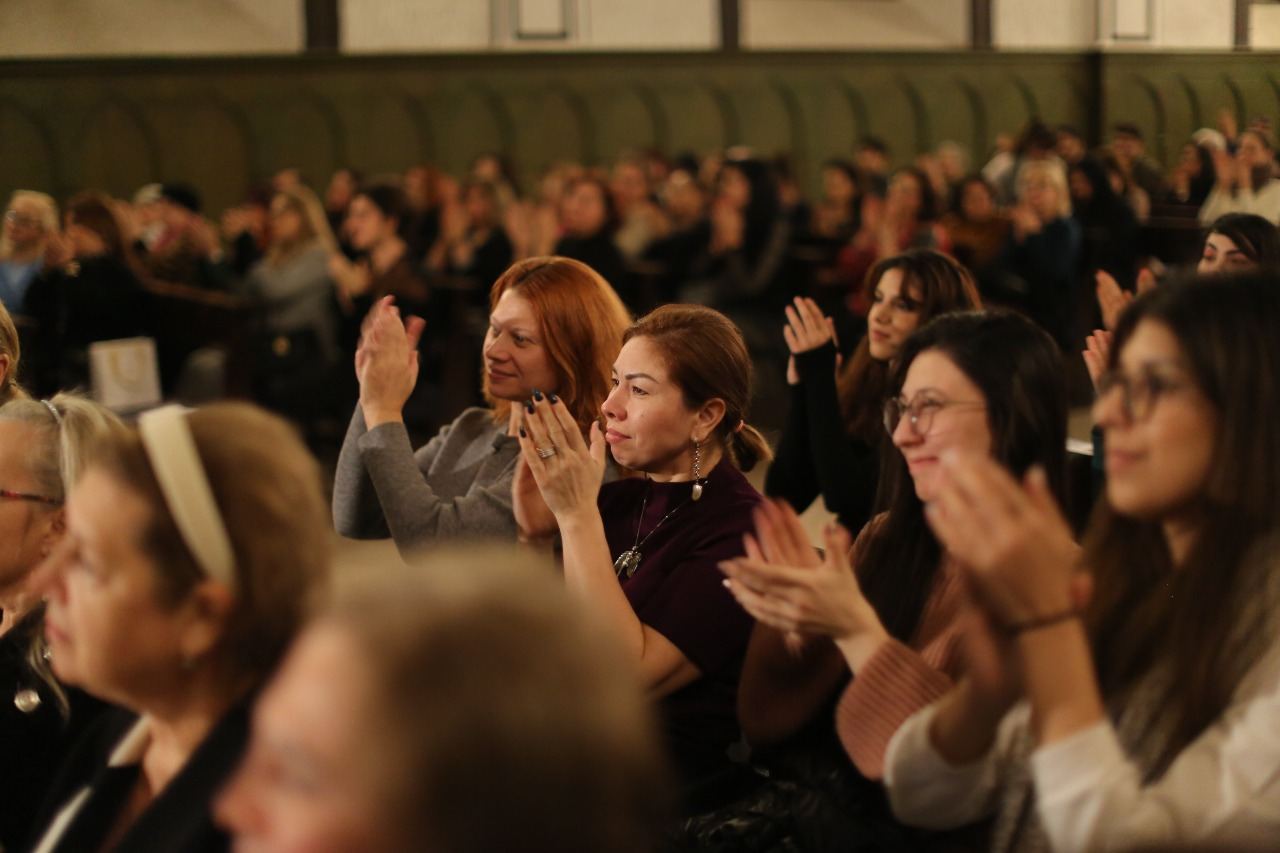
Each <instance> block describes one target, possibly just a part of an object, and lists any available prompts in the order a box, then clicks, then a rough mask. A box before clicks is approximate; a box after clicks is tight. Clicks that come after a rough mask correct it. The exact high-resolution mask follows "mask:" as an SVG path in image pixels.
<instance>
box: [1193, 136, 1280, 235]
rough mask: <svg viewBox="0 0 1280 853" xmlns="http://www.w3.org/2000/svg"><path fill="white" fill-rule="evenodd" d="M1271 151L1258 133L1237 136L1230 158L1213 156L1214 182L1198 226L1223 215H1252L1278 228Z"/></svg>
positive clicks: (1278, 191) (1278, 193)
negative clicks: (1237, 142) (1263, 218)
mask: <svg viewBox="0 0 1280 853" xmlns="http://www.w3.org/2000/svg"><path fill="white" fill-rule="evenodd" d="M1275 160H1276V158H1275V150H1274V149H1273V147H1272V145H1271V140H1269V139H1268V138H1267V137H1266V135H1265V134H1263V133H1262V131H1260V130H1246V131H1245V132H1244V133H1242V134H1240V145H1239V147H1238V148H1237V149H1236V153H1235V156H1234V157H1232V156H1231V155H1230V154H1229V153H1227V152H1226V151H1214V152H1213V166H1214V170H1215V172H1216V174H1217V180H1216V182H1215V183H1214V185H1213V190H1212V191H1211V192H1210V193H1209V197H1208V198H1206V199H1205V200H1204V205H1203V206H1202V207H1201V208H1200V224H1202V225H1208V224H1210V223H1211V222H1213V221H1214V220H1215V219H1217V218H1218V217H1219V216H1221V215H1222V214H1224V213H1255V214H1257V215H1258V216H1262V217H1265V218H1267V219H1269V220H1270V221H1271V222H1274V223H1277V224H1280V180H1277V179H1276V177H1275V167H1276V162H1275Z"/></svg>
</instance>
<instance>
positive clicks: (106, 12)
mask: <svg viewBox="0 0 1280 853" xmlns="http://www.w3.org/2000/svg"><path fill="white" fill-rule="evenodd" d="M304 42H305V35H304V30H303V15H302V3H301V0H0V57H20V56H46V57H55V56H56V57H70V56H147V55H172V56H190V55H192V54H228V53H240V54H243V53H256V54H260V53H296V52H297V51H299V50H301V49H302V47H303V45H304Z"/></svg>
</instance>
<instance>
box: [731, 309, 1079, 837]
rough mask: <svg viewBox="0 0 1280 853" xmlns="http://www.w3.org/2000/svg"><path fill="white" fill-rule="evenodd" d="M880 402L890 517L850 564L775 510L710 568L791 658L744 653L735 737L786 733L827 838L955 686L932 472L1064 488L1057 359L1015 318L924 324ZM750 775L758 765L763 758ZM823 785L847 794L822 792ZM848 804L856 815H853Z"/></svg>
mask: <svg viewBox="0 0 1280 853" xmlns="http://www.w3.org/2000/svg"><path fill="white" fill-rule="evenodd" d="M888 387H889V394H890V398H889V400H888V402H887V403H886V404H885V409H884V420H885V427H886V429H887V430H888V432H889V434H890V437H891V439H892V441H893V444H894V447H895V448H896V450H897V453H896V454H895V455H894V457H893V458H892V459H891V460H889V464H888V466H887V470H886V478H885V480H884V489H885V494H886V495H887V503H886V506H887V508H888V511H887V512H886V513H885V514H883V515H880V516H878V517H876V518H875V519H873V520H872V521H871V523H870V524H868V525H867V527H866V528H865V529H864V530H863V532H862V533H861V535H860V536H859V537H858V540H857V542H856V544H855V545H854V547H853V549H852V552H850V548H849V537H848V534H847V532H846V531H844V529H843V528H838V527H833V528H832V529H829V530H828V531H827V534H826V557H825V559H823V558H822V557H820V556H819V555H818V553H817V552H816V551H815V550H814V549H813V548H812V547H811V546H810V545H809V544H808V537H807V535H806V533H805V530H804V528H803V526H802V525H801V524H800V523H799V519H798V518H797V517H796V515H795V513H794V512H793V511H791V510H790V508H788V507H786V506H785V505H783V504H781V503H777V504H772V505H768V506H765V507H763V508H762V509H761V511H759V512H757V516H756V538H757V540H758V543H759V547H753V548H751V549H749V551H748V554H747V556H746V557H744V558H742V559H738V560H731V561H729V562H727V563H724V564H722V569H723V570H724V572H725V574H726V575H727V577H728V578H729V587H730V591H731V592H732V593H733V595H734V597H735V598H737V600H738V602H739V603H740V604H741V605H742V606H743V607H744V608H745V609H746V610H747V612H749V613H750V614H751V615H752V616H754V617H755V618H756V619H757V620H759V622H761V623H763V624H764V625H767V626H769V627H771V628H773V629H775V630H776V631H779V632H782V633H783V634H784V635H786V636H787V638H788V641H787V645H788V646H790V647H791V649H790V650H789V651H788V650H785V649H783V650H777V651H774V652H773V653H771V654H757V646H758V644H759V643H762V642H763V641H764V638H763V637H753V644H752V648H751V650H750V652H749V660H751V661H752V665H751V666H750V667H748V669H746V670H745V671H744V673H743V682H742V690H741V693H740V695H739V711H740V715H741V717H742V720H743V728H744V732H745V733H746V735H747V737H748V739H749V740H751V741H752V742H753V745H759V741H760V740H761V739H762V738H760V737H759V735H764V737H763V740H764V741H765V745H766V746H767V745H769V741H770V740H771V737H770V736H771V735H773V736H775V737H776V734H777V732H779V731H789V732H791V733H792V736H791V737H790V738H789V739H788V740H787V741H785V750H786V752H785V754H779V753H775V754H777V755H778V758H779V760H780V763H781V764H783V765H784V767H783V769H782V772H783V773H784V774H785V773H786V772H787V766H791V767H795V766H796V765H798V764H799V763H800V762H798V761H796V760H795V759H796V757H797V752H798V751H802V752H803V754H804V755H806V758H805V762H804V763H805V765H806V766H808V767H813V766H817V767H820V768H822V769H821V770H820V771H819V772H816V773H812V772H811V773H806V774H805V775H804V776H803V777H802V778H801V779H800V781H799V784H801V785H805V784H810V785H819V786H820V787H819V788H818V790H819V801H820V802H821V803H822V804H823V806H824V808H823V809H822V810H820V811H817V812H816V813H814V814H812V815H811V816H810V817H808V818H806V819H805V820H807V821H810V822H812V821H817V822H819V823H821V824H822V825H823V826H824V830H823V833H822V834H823V835H824V836H825V837H827V838H832V837H837V838H838V837H848V838H850V840H853V839H854V838H855V837H856V836H857V834H858V832H859V829H858V827H859V823H858V822H859V821H861V820H866V819H867V818H866V815H867V810H866V807H865V804H866V803H867V802H869V801H868V800H866V799H865V797H866V785H865V782H860V781H859V775H860V776H861V777H862V779H864V780H865V779H870V780H876V779H879V778H880V777H881V775H882V772H883V764H884V752H885V748H886V746H887V745H888V743H889V740H890V738H891V737H893V734H894V732H895V731H896V730H897V728H898V726H899V725H901V723H902V722H903V721H904V720H906V719H907V718H908V717H909V716H911V714H912V713H913V712H914V711H916V710H918V709H920V708H923V707H925V706H926V705H928V704H929V703H930V702H931V701H933V700H934V699H936V698H937V697H939V696H941V695H942V694H943V693H945V692H946V691H947V689H948V688H949V687H950V685H951V684H952V682H953V679H954V678H955V677H956V676H957V675H958V674H959V664H960V660H959V649H958V647H957V642H956V639H957V621H956V620H957V615H958V613H959V610H960V601H961V599H962V585H961V583H960V569H959V565H958V564H957V561H956V559H955V558H954V556H953V555H952V554H951V553H950V552H949V551H948V550H947V549H946V548H945V547H944V546H943V545H942V544H941V543H940V542H939V541H938V540H937V539H936V538H935V537H934V536H933V534H932V533H931V532H930V530H929V526H928V524H927V523H926V518H925V507H926V506H927V505H928V504H929V503H930V502H931V501H933V500H934V499H935V497H936V494H937V489H938V483H939V469H940V466H941V460H942V459H944V458H946V457H947V456H949V455H952V454H956V453H971V454H982V455H986V456H989V457H991V458H992V459H995V460H997V461H999V462H1000V464H1002V465H1006V466H1008V467H1009V468H1011V469H1013V470H1014V471H1018V472H1024V471H1027V470H1028V469H1029V468H1031V467H1032V466H1033V465H1038V466H1042V467H1043V468H1044V469H1045V470H1046V471H1048V472H1050V477H1051V480H1052V483H1053V489H1054V491H1055V493H1060V490H1061V485H1062V482H1063V480H1064V475H1065V464H1066V461H1065V455H1066V450H1065V445H1066V426H1067V402H1066V388H1065V384H1064V379H1063V372H1062V362H1061V357H1060V354H1059V352H1058V349H1057V347H1056V345H1055V344H1054V342H1053V340H1052V339H1051V338H1050V337H1049V336H1048V335H1047V334H1046V333H1045V332H1043V331H1042V330H1041V329H1039V328H1038V327H1036V326H1035V325H1034V324H1032V323H1031V321H1029V320H1027V319H1026V318H1024V317H1022V316H1021V315H1017V314H1012V313H1006V312H963V313H954V314H947V315H943V316H941V317H938V318H936V319H934V320H933V321H932V322H930V323H929V324H928V325H926V326H925V327H924V328H922V329H921V330H919V331H918V332H916V333H915V334H914V335H912V336H911V337H910V338H909V339H908V340H907V342H906V343H905V345H904V346H903V348H902V354H901V356H900V358H899V361H898V363H897V365H896V367H895V369H894V371H893V373H892V374H891V376H890V379H889V386H888ZM757 633H758V634H759V632H757ZM850 677H852V681H851V682H850V681H849V679H850ZM846 682H847V683H848V687H847V689H845V690H844V692H843V695H842V696H841V695H840V688H841V686H842V685H843V684H845V683H846ZM766 689H771V690H786V691H788V692H789V693H790V695H791V697H792V698H791V702H790V705H789V706H788V707H786V708H783V707H782V706H781V705H780V704H779V703H777V702H774V707H775V708H776V709H777V711H776V714H777V717H776V718H775V719H773V720H764V719H763V718H762V717H761V716H760V715H758V714H753V713H752V710H751V708H752V704H753V703H755V702H757V701H766V698H767V697H765V696H764V694H765V692H766ZM837 696H839V697H840V698H839V704H838V710H837V728H838V733H839V736H840V740H841V741H842V742H843V745H844V749H845V751H846V752H847V753H848V757H849V758H851V759H852V761H853V766H850V765H849V763H848V761H847V760H846V759H845V758H844V757H843V756H842V755H841V754H840V750H839V747H838V746H836V745H835V743H834V742H833V741H834V738H833V737H832V726H831V713H830V711H831V707H832V706H833V705H834V704H835V703H836V699H837ZM783 714H785V715H787V716H788V717H789V719H785V720H784V719H781V716H782V715H783ZM775 742H776V741H775ZM824 750H825V752H824ZM762 760H763V761H765V763H769V761H770V755H769V753H768V751H765V752H764V753H763V755H762ZM855 768H856V772H855ZM832 775H834V776H836V777H837V778H842V779H843V782H839V783H836V782H831V781H830V777H831V776H832ZM819 778H820V779H821V781H820V782H819V781H817V780H818V779H819ZM793 781H794V780H793ZM854 799H859V800H861V801H862V804H863V805H862V807H860V808H857V809H854V808H852V807H850V805H849V801H850V800H854ZM794 819H795V820H796V821H797V822H796V823H795V824H794V825H793V827H794V830H793V831H795V832H797V833H801V834H803V833H804V832H805V831H806V828H805V826H804V821H803V820H801V819H800V818H794Z"/></svg>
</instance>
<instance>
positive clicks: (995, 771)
mask: <svg viewBox="0 0 1280 853" xmlns="http://www.w3.org/2000/svg"><path fill="white" fill-rule="evenodd" d="M1277 324H1280V288H1277V286H1276V283H1275V281H1274V277H1273V276H1266V275H1252V276H1250V277H1247V278H1234V279H1226V280H1224V279H1222V278H1218V279H1217V280H1214V281H1209V280H1201V281H1197V282H1191V283H1187V284H1182V285H1178V284H1174V285H1170V286H1167V287H1161V288H1157V289H1156V290H1154V291H1152V292H1150V293H1148V294H1146V295H1144V296H1142V297H1140V298H1139V299H1138V300H1137V301H1136V302H1135V303H1134V304H1133V306H1132V307H1131V308H1130V309H1129V310H1128V311H1126V312H1125V314H1124V315H1123V317H1122V318H1121V320H1120V323H1119V326H1118V327H1117V329H1116V339H1115V347H1114V349H1113V350H1112V355H1111V359H1110V363H1109V365H1108V367H1109V370H1108V372H1107V373H1106V374H1105V375H1104V376H1103V378H1102V381H1101V382H1100V384H1099V395H1098V400H1097V403H1096V404H1095V408H1094V417H1095V419H1096V420H1097V422H1098V423H1099V424H1100V425H1101V426H1102V427H1103V429H1104V430H1105V432H1106V447H1107V457H1106V463H1107V485H1106V497H1105V505H1104V506H1102V507H1100V508H1099V511H1098V513H1096V514H1095V516H1094V518H1093V521H1092V525H1091V527H1090V529H1089V531H1088V535H1087V536H1086V537H1085V543H1084V548H1083V551H1081V550H1080V549H1078V548H1077V547H1076V546H1075V545H1074V543H1073V542H1072V538H1071V534H1070V530H1069V528H1068V527H1067V525H1066V523H1065V521H1063V519H1062V516H1061V515H1060V513H1059V511H1058V509H1057V507H1056V506H1055V505H1054V503H1053V500H1052V498H1051V497H1050V496H1049V491H1048V489H1047V487H1046V485H1045V479H1044V477H1043V475H1042V474H1037V473H1035V472H1032V474H1031V475H1029V476H1028V477H1027V478H1026V480H1025V482H1023V483H1021V484H1020V483H1018V482H1016V481H1015V480H1014V479H1013V478H1012V477H1011V476H1010V475H1008V474H1007V473H1005V472H1004V471H1003V470H1002V469H1000V468H998V467H997V466H996V465H995V464H994V463H991V462H989V461H988V460H985V459H979V458H972V459H970V458H949V459H947V460H945V461H944V463H943V465H944V473H945V476H944V478H943V479H944V481H945V484H944V486H943V487H942V488H940V489H939V494H938V496H937V498H936V499H935V500H934V501H933V502H932V503H930V505H929V508H928V510H927V515H928V518H929V521H930V523H931V525H932V526H933V528H934V530H935V532H936V533H937V535H938V538H939V540H940V541H941V542H943V543H944V545H945V547H946V548H947V550H948V551H949V552H950V553H951V554H953V555H955V556H956V557H957V558H958V559H959V560H960V562H961V563H962V564H964V565H965V566H966V567H967V572H966V579H967V581H968V584H969V588H970V591H971V600H972V602H973V603H972V605H971V610H972V614H971V617H972V618H971V619H970V621H969V624H968V627H967V630H966V634H965V642H966V644H967V652H968V654H967V659H968V671H967V674H966V675H965V676H964V677H963V678H962V680H961V681H960V682H959V683H958V684H957V685H956V687H955V688H954V689H953V690H952V691H951V692H950V693H948V694H947V695H946V696H944V697H943V698H942V699H940V700H939V701H938V702H937V703H936V704H934V705H933V706H931V707H929V708H927V709H925V710H923V711H921V712H919V713H918V714H916V715H915V716H914V717H912V718H911V719H910V720H909V721H908V722H907V723H906V724H904V725H903V727H902V728H900V729H899V730H898V732H897V734H896V735H895V737H894V739H893V740H892V741H891V743H890V745H889V749H888V753H887V755H886V783H887V785H888V789H889V796H890V801H891V804H892V806H893V809H894V812H895V814H896V815H897V816H898V817H899V818H900V819H902V820H904V821H906V822H908V823H912V824H916V825H919V826H928V827H936V828H942V827H950V826H958V825H963V824H965V823H969V822H972V821H975V820H978V819H980V818H982V817H986V816H989V815H992V814H994V815H995V817H996V819H995V823H994V829H993V833H994V834H993V839H992V849H995V850H1012V851H1038V850H1045V849H1051V850H1055V851H1093V850H1128V849H1132V848H1134V847H1139V846H1149V847H1153V848H1158V849H1167V846H1168V845H1176V844H1199V845H1202V846H1203V845H1211V846H1213V847H1214V849H1226V848H1230V849H1237V850H1239V849H1244V850H1248V849H1274V846H1275V841H1276V839H1277V838H1280V644H1277V642H1276V634H1275V626H1276V617H1275V612H1276V611H1275V604H1276V601H1277V593H1278V592H1280V566H1277V561H1276V559H1275V553H1276V552H1275V548H1274V545H1275V538H1274V537H1275V535H1276V534H1277V533H1278V532H1280V501H1278V500H1277V498H1276V496H1277V495H1280V438H1278V437H1277V433H1276V430H1275V423H1276V420H1277V419H1278V418H1280V398H1277V396H1276V394H1275V393H1274V388H1275V383H1276V382H1277V381H1278V380H1280V348H1277V347H1276V346H1275V342H1274V337H1273V334H1274V333H1273V330H1274V329H1275V328H1276V327H1277ZM1242 365H1247V366H1248V369H1247V370H1246V369H1241V367H1242ZM1082 566H1083V567H1085V568H1086V569H1087V572H1085V571H1078V570H1079V569H1080V567H1082Z"/></svg>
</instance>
